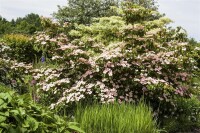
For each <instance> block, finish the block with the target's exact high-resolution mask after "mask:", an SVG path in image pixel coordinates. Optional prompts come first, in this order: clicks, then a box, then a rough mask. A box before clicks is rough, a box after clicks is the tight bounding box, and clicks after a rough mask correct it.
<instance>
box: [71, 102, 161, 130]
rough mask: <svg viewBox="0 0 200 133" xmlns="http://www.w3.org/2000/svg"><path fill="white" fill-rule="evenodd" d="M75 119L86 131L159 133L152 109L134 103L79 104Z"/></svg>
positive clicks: (142, 104) (141, 103)
mask: <svg viewBox="0 0 200 133" xmlns="http://www.w3.org/2000/svg"><path fill="white" fill-rule="evenodd" d="M75 119H76V121H77V122H78V123H80V127H81V128H82V129H84V130H85V132H86V133H158V132H159V130H158V128H157V125H156V121H155V120H154V119H153V117H152V112H151V109H150V108H149V107H148V106H147V105H145V104H144V103H143V102H140V103H139V104H138V105H134V104H125V103H123V104H118V103H115V104H103V105H100V104H94V105H91V106H86V107H85V108H83V107H81V106H79V107H78V109H77V111H76V114H75Z"/></svg>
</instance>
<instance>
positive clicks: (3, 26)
mask: <svg viewBox="0 0 200 133" xmlns="http://www.w3.org/2000/svg"><path fill="white" fill-rule="evenodd" d="M42 30H43V27H42V24H41V19H40V17H39V15H37V14H34V13H31V14H28V15H26V16H25V17H23V18H21V17H19V18H17V19H16V20H14V19H12V20H11V21H8V20H6V19H5V18H3V17H1V16H0V36H1V35H3V34H10V33H20V34H29V35H30V34H33V33H34V32H36V31H42Z"/></svg>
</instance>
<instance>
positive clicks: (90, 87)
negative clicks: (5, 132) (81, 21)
mask: <svg viewBox="0 0 200 133" xmlns="http://www.w3.org/2000/svg"><path fill="white" fill-rule="evenodd" d="M169 22H170V20H169V19H167V18H165V17H162V15H160V14H159V13H157V12H155V11H151V10H149V9H145V8H143V7H139V6H136V5H130V4H129V5H124V7H123V8H122V14H121V17H120V16H117V17H115V16H113V17H103V18H99V19H96V20H95V21H94V22H93V23H92V24H91V25H89V26H85V25H76V27H75V29H74V30H71V31H70V32H69V33H68V34H69V36H66V35H65V34H63V33H60V32H58V34H56V33H53V32H54V31H53V30H50V29H48V31H43V32H38V33H36V34H35V36H33V37H32V41H34V49H35V50H37V51H42V53H43V58H44V60H43V62H46V60H45V59H46V58H47V59H48V61H49V62H51V64H53V67H52V66H51V65H49V66H48V65H46V66H45V65H42V67H39V68H35V67H34V65H33V66H31V65H30V67H29V66H25V65H24V64H22V63H18V64H12V65H13V66H12V67H11V69H13V70H16V71H17V72H19V73H23V74H21V76H22V77H23V75H25V77H26V75H31V76H32V81H31V83H32V84H33V85H34V87H35V89H37V101H39V102H41V101H42V102H45V104H46V105H49V106H50V107H51V108H55V107H60V106H61V107H65V106H70V105H73V104H74V103H76V102H79V101H87V100H88V99H90V100H95V101H98V102H101V103H113V102H115V101H117V102H120V103H121V102H123V101H126V102H138V101H139V100H140V98H141V97H144V98H145V99H146V100H147V101H148V102H150V104H151V105H152V106H153V108H154V110H156V113H157V115H162V116H165V115H166V116H168V115H176V114H174V112H175V111H176V110H177V103H176V98H178V97H183V98H190V97H191V96H192V95H193V94H194V92H195V90H194V88H193V87H194V86H192V84H193V81H192V78H193V77H194V76H195V75H194V72H195V71H198V70H199V68H198V67H197V66H196V65H197V62H196V60H195V59H194V58H193V57H194V55H195V54H196V53H197V52H198V50H199V48H194V47H193V46H191V45H190V44H189V43H188V39H187V36H186V33H185V32H184V30H183V29H181V28H179V27H178V28H177V29H171V28H167V27H166V25H167V24H168V23H169ZM48 23H50V22H49V21H48ZM52 25H53V28H52V29H56V30H55V32H57V31H58V30H57V29H59V28H56V24H54V23H53V24H52ZM57 26H58V27H59V26H60V27H62V25H59V24H57ZM64 27H65V26H64ZM49 31H50V32H49ZM195 56H196V55H195ZM22 66H23V68H22ZM24 68H25V69H24ZM21 79H22V80H23V78H21Z"/></svg>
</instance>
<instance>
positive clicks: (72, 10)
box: [53, 0, 119, 24]
mask: <svg viewBox="0 0 200 133" xmlns="http://www.w3.org/2000/svg"><path fill="white" fill-rule="evenodd" d="M118 4H119V0H68V4H67V6H63V7H61V6H58V8H59V9H58V12H56V13H54V14H53V15H54V17H55V18H56V19H58V20H59V21H61V22H76V23H78V24H90V23H91V20H92V18H95V17H104V16H112V15H115V12H114V11H113V10H112V9H111V8H110V6H118Z"/></svg>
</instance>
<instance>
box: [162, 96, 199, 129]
mask: <svg viewBox="0 0 200 133" xmlns="http://www.w3.org/2000/svg"><path fill="white" fill-rule="evenodd" d="M176 103H177V109H176V111H175V112H174V113H173V114H174V115H173V116H170V117H166V118H164V119H163V120H162V122H163V127H164V128H165V129H166V130H167V131H168V132H186V131H194V130H195V129H198V128H199V127H200V101H199V99H197V97H192V98H190V99H186V98H179V99H177V100H176Z"/></svg>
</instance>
